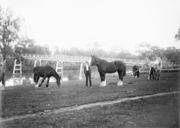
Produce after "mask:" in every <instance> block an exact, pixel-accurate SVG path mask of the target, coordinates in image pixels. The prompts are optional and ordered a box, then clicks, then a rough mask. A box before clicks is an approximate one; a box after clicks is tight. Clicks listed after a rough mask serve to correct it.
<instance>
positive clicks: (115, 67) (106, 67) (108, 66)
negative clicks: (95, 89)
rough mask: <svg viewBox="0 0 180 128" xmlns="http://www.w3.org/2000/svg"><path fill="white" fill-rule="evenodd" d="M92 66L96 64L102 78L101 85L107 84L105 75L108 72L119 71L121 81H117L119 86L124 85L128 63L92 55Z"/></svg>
mask: <svg viewBox="0 0 180 128" xmlns="http://www.w3.org/2000/svg"><path fill="white" fill-rule="evenodd" d="M90 64H91V66H93V65H96V66H97V68H98V71H99V75H100V78H101V84H100V86H106V80H105V75H106V73H114V72H118V75H119V82H118V83H117V85H118V86H121V85H123V77H124V76H125V75H126V65H125V63H123V62H122V61H118V60H116V61H112V62H108V61H106V60H104V59H100V58H98V57H96V56H91V61H90Z"/></svg>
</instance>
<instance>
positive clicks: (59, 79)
mask: <svg viewBox="0 0 180 128" xmlns="http://www.w3.org/2000/svg"><path fill="white" fill-rule="evenodd" d="M56 80H57V81H56V82H57V86H58V87H60V86H61V76H60V75H58V77H57V79H56Z"/></svg>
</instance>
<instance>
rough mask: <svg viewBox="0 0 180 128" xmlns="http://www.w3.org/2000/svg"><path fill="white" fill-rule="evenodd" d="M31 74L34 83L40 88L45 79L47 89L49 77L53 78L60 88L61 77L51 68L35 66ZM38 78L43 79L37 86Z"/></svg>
mask: <svg viewBox="0 0 180 128" xmlns="http://www.w3.org/2000/svg"><path fill="white" fill-rule="evenodd" d="M33 72H34V82H35V83H36V86H38V87H41V85H42V83H43V82H44V80H45V79H46V78H47V83H46V87H49V79H50V77H52V76H53V77H54V78H55V79H56V82H57V86H58V87H60V85H61V82H60V80H61V77H60V76H59V75H58V73H57V72H56V71H55V70H54V69H53V68H52V67H51V66H49V65H46V66H37V67H35V68H34V69H33ZM40 77H43V79H42V81H41V83H40V84H39V85H37V84H38V81H39V78H40Z"/></svg>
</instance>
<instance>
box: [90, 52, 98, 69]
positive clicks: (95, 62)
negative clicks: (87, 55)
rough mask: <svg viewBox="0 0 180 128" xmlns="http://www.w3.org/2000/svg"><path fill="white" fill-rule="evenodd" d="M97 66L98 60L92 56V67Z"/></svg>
mask: <svg viewBox="0 0 180 128" xmlns="http://www.w3.org/2000/svg"><path fill="white" fill-rule="evenodd" d="M96 64H97V58H96V57H95V56H93V55H92V56H91V60H90V65H91V66H94V65H96Z"/></svg>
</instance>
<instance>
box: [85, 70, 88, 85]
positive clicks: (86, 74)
mask: <svg viewBox="0 0 180 128" xmlns="http://www.w3.org/2000/svg"><path fill="white" fill-rule="evenodd" d="M85 76H86V87H87V86H88V77H89V76H88V73H87V72H86V73H85Z"/></svg>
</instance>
